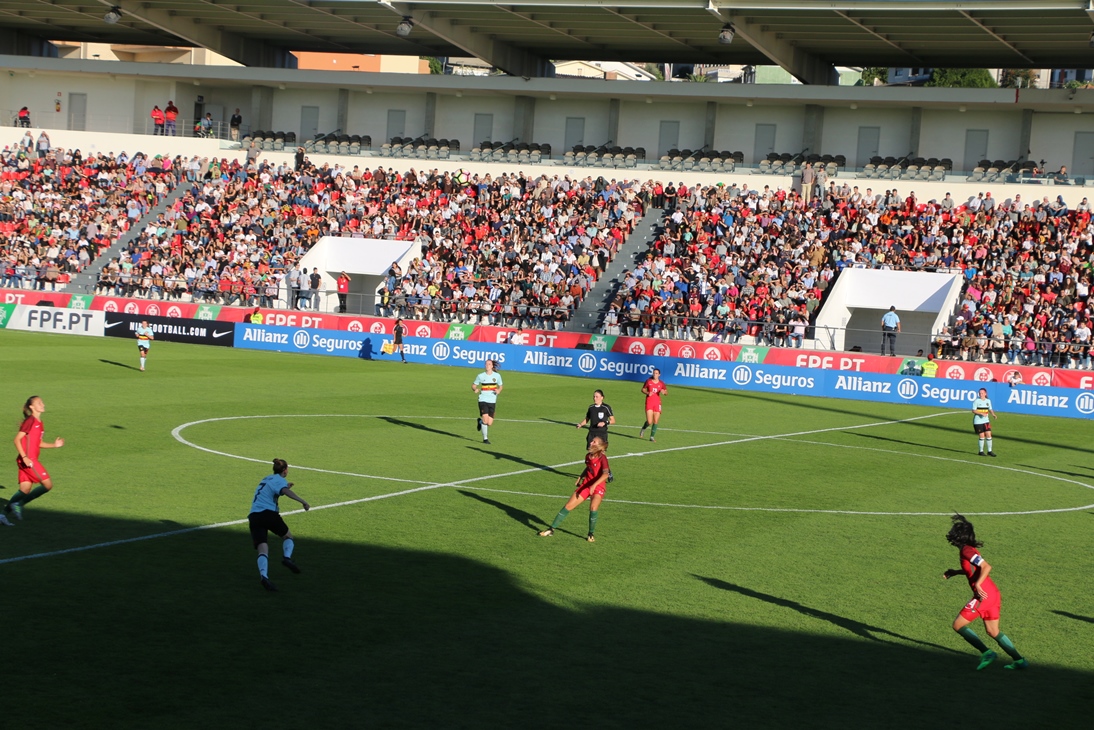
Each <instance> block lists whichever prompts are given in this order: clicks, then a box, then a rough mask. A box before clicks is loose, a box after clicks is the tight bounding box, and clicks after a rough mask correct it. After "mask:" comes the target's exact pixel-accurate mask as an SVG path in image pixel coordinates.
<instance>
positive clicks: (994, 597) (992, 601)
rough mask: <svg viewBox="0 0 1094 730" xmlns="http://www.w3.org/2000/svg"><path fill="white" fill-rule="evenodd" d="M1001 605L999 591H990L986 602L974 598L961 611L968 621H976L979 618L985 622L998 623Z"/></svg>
mask: <svg viewBox="0 0 1094 730" xmlns="http://www.w3.org/2000/svg"><path fill="white" fill-rule="evenodd" d="M1001 604H1002V601H1001V600H1000V596H999V591H988V597H987V598H985V599H984V600H980V599H979V598H974V599H972V600H971V601H969V602H968V603H966V604H965V607H964V608H962V609H961V616H962V617H963V618H965V619H966V620H968V621H975V620H976V619H977V618H978V617H979V618H982V619H984V620H985V621H998V620H999V608H1000V606H1001Z"/></svg>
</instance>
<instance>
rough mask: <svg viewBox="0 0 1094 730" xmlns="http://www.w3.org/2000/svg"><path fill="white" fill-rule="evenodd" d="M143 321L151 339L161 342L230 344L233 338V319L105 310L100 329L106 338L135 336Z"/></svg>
mask: <svg viewBox="0 0 1094 730" xmlns="http://www.w3.org/2000/svg"><path fill="white" fill-rule="evenodd" d="M144 321H147V322H148V326H149V327H150V328H151V329H152V333H153V335H154V336H155V339H156V340H158V341H161V342H189V343H193V344H198V345H216V346H218V347H232V344H233V342H234V341H235V323H234V322H217V321H212V322H209V321H205V320H201V319H177V318H174V317H149V316H146V315H141V314H125V313H123V312H107V313H106V324H105V325H104V330H105V333H106V336H107V337H128V338H130V339H136V338H137V334H136V330H137V327H138V326H140V323H141V322H144Z"/></svg>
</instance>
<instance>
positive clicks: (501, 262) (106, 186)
mask: <svg viewBox="0 0 1094 730" xmlns="http://www.w3.org/2000/svg"><path fill="white" fill-rule="evenodd" d="M42 137H44V135H42ZM42 137H40V138H39V139H37V140H35V139H34V138H33V137H31V135H30V134H29V132H28V133H27V134H26V135H25V136H24V139H23V140H22V143H21V144H20V145H19V146H18V147H16V148H13V149H9V150H5V151H4V152H3V153H2V154H0V260H2V261H3V263H4V269H3V272H2V273H3V277H4V278H3V281H2V282H0V283H3V284H5V285H9V286H10V285H15V286H24V287H27V286H38V287H46V286H49V284H50V281H51V280H53V281H56V280H57V279H58V278H59V277H60V276H63V275H64V274H65V273H71V272H75V271H78V270H80V269H81V268H83V267H84V266H86V265H87V263H89V262H90V261H91V260H92V259H93V258H95V256H96V255H97V253H98V252H99V251H100V250H101V249H103V248H104V247H106V246H108V245H109V244H110V242H111V240H112V239H113V238H115V237H116V236H118V235H119V234H120V233H121V232H122V231H123V230H125V229H126V228H127V227H128V226H129V225H130V224H131V223H132V222H133V221H136V220H138V219H139V218H140V217H141V216H142V215H143V214H144V213H145V212H146V211H147V210H148V208H149V207H151V205H153V204H154V203H155V202H156V200H157V198H158V197H160V196H162V195H164V194H166V192H167V191H168V190H170V189H171V188H172V187H173V186H174V184H175V183H176V180H181V181H182V183H183V184H184V185H185V186H186V189H185V193H184V194H183V195H182V196H181V197H180V198H179V199H178V200H177V201H176V202H175V203H174V204H173V205H172V206H171V207H170V209H169V210H168V211H167V212H166V213H165V214H162V215H160V216H158V217H157V219H156V220H151V221H148V222H147V223H144V224H142V228H141V230H140V234H139V236H138V237H137V238H136V239H135V241H134V242H133V244H132V245H131V246H130V247H129V248H128V250H127V251H125V252H124V254H123V255H122V256H121V257H119V258H118V259H116V260H114V261H112V262H111V263H110V265H108V266H107V267H106V268H105V269H104V270H103V273H102V276H101V278H100V281H99V288H98V290H99V292H101V293H111V294H116V295H122V296H145V297H155V298H163V299H172V298H173V299H182V298H184V297H185V298H187V299H191V300H195V301H213V302H217V303H222V304H239V305H245V306H254V305H263V306H274V305H275V303H276V302H278V301H288V302H289V304H290V306H296V307H300V308H307V307H315V306H317V305H318V301H317V297H316V296H315V294H314V289H315V282H314V278H315V277H313V276H312V275H311V274H314V273H316V272H314V271H313V272H302V271H301V267H300V260H301V258H303V256H304V254H305V253H306V252H307V251H308V250H309V249H310V248H311V247H312V246H313V245H314V244H315V243H316V242H317V241H318V240H319V238H320V237H322V236H324V235H342V236H351V237H352V236H357V237H362V238H389V239H400V240H416V241H418V242H420V243H421V246H422V255H421V257H420V258H418V259H416V260H414V261H413V262H412V263H411V264H410V265H409V266H408V267H407V268H406V270H403V269H401V268H400V267H399V266H398V265H393V266H392V267H391V269H390V271H389V272H388V275H387V277H386V278H385V281H384V286H383V290H382V292H381V295H380V297H379V299H378V302H377V314H382V315H391V316H395V315H397V316H403V317H408V318H417V319H433V320H441V321H461V322H468V323H476V324H485V323H490V324H499V325H506V326H524V327H532V328H555V327H561V326H562V325H563V324H564V322H565V321H566V320H567V318H568V317H569V316H570V315H571V314H572V311H573V309H574V307H576V305H577V304H578V303H579V302H580V301H581V300H582V298H583V297H584V296H585V294H586V293H587V292H588V290H589V288H590V287H591V286H593V285H594V284H595V282H596V281H597V280H598V279H599V278H600V276H601V275H602V273H603V272H604V270H605V269H606V267H607V264H608V262H609V261H610V260H611V259H612V257H613V256H614V255H615V253H616V252H617V251H618V249H619V246H620V245H621V243H622V242H623V241H624V240H625V239H626V237H627V235H628V234H629V233H630V231H631V230H632V228H633V224H634V222H635V221H636V220H637V219H638V218H639V217H641V215H642V212H643V210H644V209H646V208H647V207H650V206H652V207H654V208H664V217H663V220H662V228H661V231H660V233H659V235H658V237H657V238H656V240H654V241H653V242H652V243H651V245H650V247H649V250H648V251H647V252H646V254H645V256H644V258H643V259H642V260H641V261H640V262H639V263H638V265H637V266H635V267H634V268H633V270H628V271H625V272H624V274H623V276H622V286H621V287H620V290H619V293H618V297H617V299H616V301H615V302H614V303H613V304H612V305H611V307H610V308H609V310H608V311H607V312H606V313H605V319H604V325H603V329H604V331H605V332H609V333H622V334H633V335H646V336H654V337H670V338H680V339H703V338H713V339H715V340H718V341H726V342H736V341H738V340H739V339H740V338H741V337H743V336H746V335H750V336H752V337H754V338H755V340H756V341H757V342H758V343H759V344H764V345H776V346H801V344H802V341H803V340H804V338H805V337H806V336H807V334H808V331H809V326H810V322H811V321H812V319H813V317H814V315H815V314H816V312H817V309H818V308H819V306H820V304H821V301H822V299H823V297H824V294H825V292H826V290H827V289H828V288H829V287H830V286H831V283H832V281H833V279H834V278H835V277H836V276H837V275H838V273H839V271H841V270H842V269H844V268H848V267H857V268H890V269H904V270H919V271H942V272H955V273H960V274H961V275H962V277H963V278H964V281H965V288H964V291H963V299H962V304H961V311H960V313H959V316H957V317H955V319H954V321H953V324H952V325H951V326H949V327H947V328H946V329H945V331H943V332H941V333H938V334H937V336H936V338H935V339H936V345H937V351H936V355H937V356H939V357H953V358H962V359H968V360H975V361H997V362H1011V363H1023V364H1042V365H1054V366H1058V367H1086V368H1089V367H1092V365H1094V363H1092V358H1091V353H1090V345H1091V330H1092V327H1094V326H1092V325H1091V317H1090V309H1089V307H1088V299H1089V294H1090V287H1091V263H1092V260H1094V240H1092V238H1094V227H1092V225H1091V206H1090V204H1089V202H1088V201H1087V200H1086V199H1085V198H1084V199H1083V200H1082V202H1081V203H1079V204H1078V205H1076V206H1074V207H1073V208H1069V207H1068V205H1067V204H1066V203H1065V201H1064V200H1063V198H1062V197H1057V198H1056V200H1051V199H1050V198H1049V197H1047V196H1046V197H1043V198H1042V199H1041V200H1036V201H1024V200H1022V197H1021V195H1015V196H1014V197H1013V198H1010V199H1007V200H1003V201H1000V200H997V199H995V198H993V197H992V195H991V193H990V192H985V193H980V194H978V195H976V196H974V197H972V198H970V199H968V200H966V201H958V200H956V199H954V198H953V197H952V196H951V195H949V194H946V196H945V197H943V198H941V199H938V200H930V201H924V200H921V199H919V198H917V197H916V195H915V193H914V192H910V193H908V194H906V195H903V194H900V193H899V192H898V191H897V190H896V189H892V190H885V191H884V192H882V193H880V194H875V193H874V191H873V190H872V189H870V188H866V189H865V190H860V188H859V187H858V186H855V185H851V184H850V182H849V181H848V182H845V181H842V180H837V181H831V182H830V183H829V185H828V186H827V188H824V189H820V190H817V192H816V194H815V196H814V197H813V199H812V200H810V201H806V200H804V199H803V198H802V197H801V196H800V195H799V194H797V193H796V192H794V191H787V190H781V189H771V188H769V187H766V186H765V187H764V188H762V189H750V188H749V187H748V185H743V186H738V185H736V184H729V185H725V184H718V185H711V186H697V187H689V186H687V185H684V184H680V185H673V184H671V183H668V184H664V183H660V182H655V181H648V182H646V183H641V182H639V181H622V182H620V181H615V180H610V181H609V180H606V179H604V178H603V177H600V178H595V179H594V178H592V177H586V178H584V179H580V180H579V179H571V178H570V177H569V176H566V175H552V174H541V175H539V176H536V177H532V176H525V175H524V174H523V173H516V174H503V175H500V176H496V177H491V176H489V175H486V176H478V175H474V176H472V175H469V174H467V173H465V172H462V171H461V172H458V173H446V172H438V171H431V172H419V171H416V170H413V169H411V170H408V171H405V172H398V171H394V170H387V169H384V168H383V167H378V168H376V169H374V170H372V169H367V168H360V167H357V166H355V167H353V168H352V169H350V168H345V167H341V166H333V167H332V166H329V165H326V164H324V165H321V166H316V165H313V164H311V163H310V162H309V161H308V160H307V159H306V158H305V157H303V156H302V155H298V156H297V158H296V160H295V164H291V163H289V162H286V163H282V164H276V163H270V162H266V161H260V160H259V159H258V158H257V155H249V156H248V158H247V159H246V160H243V161H236V160H217V159H215V158H214V159H213V160H212V161H211V162H209V163H207V164H206V161H203V160H199V159H193V160H183V159H180V158H164V157H156V158H151V159H149V158H148V157H146V156H144V155H140V154H137V155H134V156H133V157H132V158H130V157H128V156H126V155H125V154H124V153H123V154H120V155H117V156H115V155H112V154H111V155H103V154H95V155H88V156H83V155H81V154H80V152H79V150H53V149H52V148H51V147H50V145H49V140H48V137H45V138H44V139H43V138H42Z"/></svg>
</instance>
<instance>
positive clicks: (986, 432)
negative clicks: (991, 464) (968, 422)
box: [972, 388, 998, 456]
mask: <svg viewBox="0 0 1094 730" xmlns="http://www.w3.org/2000/svg"><path fill="white" fill-rule="evenodd" d="M993 418H998V416H996V415H995V411H993V410H992V408H991V400H989V399H988V389H987V388H981V389H980V392H979V393H977V394H976V400H974V401H973V402H972V430H973V431H975V432H976V435H977V436H978V437H979V440H980V455H981V456H983V455H984V442H985V441H987V442H988V443H987V447H988V452H987V453H988V456H995V452H994V451H992V449H991V419H993Z"/></svg>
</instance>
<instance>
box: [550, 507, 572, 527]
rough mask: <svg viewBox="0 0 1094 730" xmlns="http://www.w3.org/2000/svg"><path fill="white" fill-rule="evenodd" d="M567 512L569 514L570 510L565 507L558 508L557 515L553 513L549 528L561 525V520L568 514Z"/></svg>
mask: <svg viewBox="0 0 1094 730" xmlns="http://www.w3.org/2000/svg"><path fill="white" fill-rule="evenodd" d="M568 514H570V510H568V509H566V508H565V507H563V508H562V509H560V510H559V511H558V514H557V515H555V519H554V521H553V522H552V523H551V529H552V530H553V529H555V528H556V527H558V526H559V525H561V524H562V521H563V520H564V519H566V515H568Z"/></svg>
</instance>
